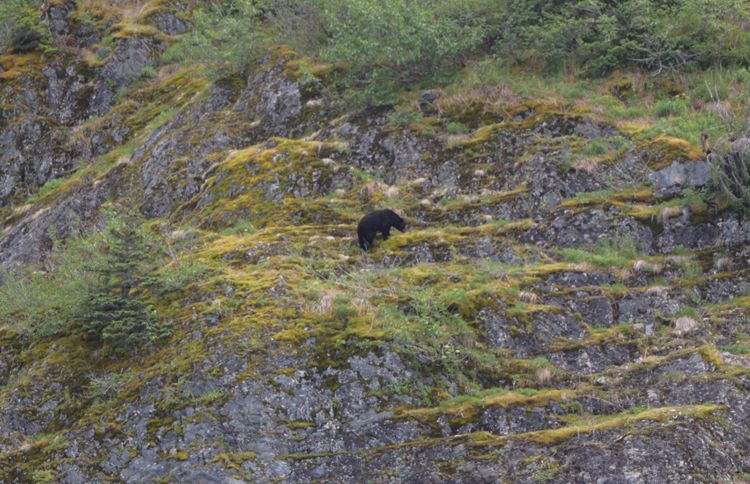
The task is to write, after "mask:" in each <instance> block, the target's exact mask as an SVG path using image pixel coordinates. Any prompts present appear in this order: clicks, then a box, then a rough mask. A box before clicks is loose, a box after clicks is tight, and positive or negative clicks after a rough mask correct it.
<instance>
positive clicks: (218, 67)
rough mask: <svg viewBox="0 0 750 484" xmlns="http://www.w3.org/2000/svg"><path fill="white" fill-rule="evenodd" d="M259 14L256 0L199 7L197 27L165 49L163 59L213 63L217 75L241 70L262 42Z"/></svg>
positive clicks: (253, 56)
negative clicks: (180, 40)
mask: <svg viewBox="0 0 750 484" xmlns="http://www.w3.org/2000/svg"><path fill="white" fill-rule="evenodd" d="M258 15H259V10H258V7H257V6H256V4H255V2H254V1H252V0H223V1H219V2H210V3H209V4H208V5H207V6H204V7H202V8H199V9H197V10H195V12H194V14H193V24H194V27H193V29H192V30H191V32H190V33H189V34H187V35H186V36H185V38H184V39H183V40H182V42H180V43H178V44H175V45H173V46H171V47H170V48H169V49H168V50H167V51H166V52H165V54H164V56H163V57H162V62H167V61H168V62H179V61H181V60H184V59H190V60H191V61H195V62H198V63H205V64H210V65H211V66H212V67H213V68H214V69H213V70H212V72H214V73H216V74H217V75H222V74H226V73H234V72H240V71H242V70H243V69H244V68H245V66H246V65H247V63H248V62H249V61H250V60H251V59H253V58H255V57H256V56H257V55H258V52H259V49H260V47H261V46H262V41H261V39H262V37H261V35H260V31H261V28H260V23H259V20H260V19H259V16H258Z"/></svg>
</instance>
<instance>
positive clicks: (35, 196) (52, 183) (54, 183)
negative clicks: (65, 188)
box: [26, 178, 66, 203]
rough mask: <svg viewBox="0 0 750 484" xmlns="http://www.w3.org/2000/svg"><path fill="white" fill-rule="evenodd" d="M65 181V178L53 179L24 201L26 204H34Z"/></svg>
mask: <svg viewBox="0 0 750 484" xmlns="http://www.w3.org/2000/svg"><path fill="white" fill-rule="evenodd" d="M65 181H66V179H65V178H55V179H53V180H49V181H47V183H45V184H44V185H42V186H41V187H40V188H39V190H38V191H37V192H36V193H35V194H33V195H32V196H30V197H29V198H28V199H27V200H26V203H34V202H36V201H37V200H39V199H40V198H42V197H43V196H45V195H47V194H48V193H51V192H53V191H54V190H55V189H56V188H57V187H59V186H60V185H62V184H63V183H65Z"/></svg>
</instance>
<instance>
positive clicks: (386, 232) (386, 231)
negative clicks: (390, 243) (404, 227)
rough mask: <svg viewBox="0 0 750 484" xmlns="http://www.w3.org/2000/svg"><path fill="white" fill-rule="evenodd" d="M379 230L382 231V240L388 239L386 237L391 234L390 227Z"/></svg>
mask: <svg viewBox="0 0 750 484" xmlns="http://www.w3.org/2000/svg"><path fill="white" fill-rule="evenodd" d="M381 232H383V240H388V237H390V236H391V228H390V227H386V228H384V229H382V230H381Z"/></svg>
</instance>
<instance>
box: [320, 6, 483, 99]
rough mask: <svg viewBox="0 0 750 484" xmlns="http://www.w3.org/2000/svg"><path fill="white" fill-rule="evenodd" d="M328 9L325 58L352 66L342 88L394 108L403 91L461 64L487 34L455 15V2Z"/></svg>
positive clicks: (357, 97)
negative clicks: (400, 91) (483, 35)
mask: <svg viewBox="0 0 750 484" xmlns="http://www.w3.org/2000/svg"><path fill="white" fill-rule="evenodd" d="M324 5H325V8H324V10H323V19H324V26H325V30H326V32H328V33H329V42H328V44H327V45H326V46H325V47H324V48H323V49H322V52H321V55H322V57H323V58H324V59H325V60H327V61H329V62H337V63H343V64H344V65H346V69H347V71H346V75H345V77H343V78H342V79H340V81H341V82H342V87H344V88H347V89H349V90H350V93H352V94H353V95H354V96H355V98H356V99H357V100H360V101H364V102H367V103H368V104H376V105H385V104H392V103H393V102H394V101H395V100H396V95H395V93H396V92H397V91H398V90H400V89H402V88H404V87H406V86H410V85H412V84H413V83H415V82H419V81H422V80H424V79H428V78H431V77H433V76H435V75H436V74H437V73H438V71H439V70H440V69H444V68H447V67H449V66H455V65H456V61H457V60H458V58H459V57H460V56H461V55H462V54H464V53H465V52H467V51H468V50H470V49H472V48H474V47H475V46H477V45H478V44H479V42H480V41H481V37H482V36H481V30H479V29H472V28H469V27H467V26H464V25H462V24H460V23H459V22H458V19H457V18H456V17H455V16H453V15H452V14H451V10H450V8H448V7H450V6H454V5H456V4H455V3H454V2H426V1H407V0H380V1H373V0H326V1H324ZM441 7H442V8H441Z"/></svg>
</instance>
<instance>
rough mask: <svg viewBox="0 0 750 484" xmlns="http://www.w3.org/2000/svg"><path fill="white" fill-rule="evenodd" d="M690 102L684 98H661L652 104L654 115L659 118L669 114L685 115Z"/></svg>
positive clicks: (688, 111) (688, 110) (687, 112)
mask: <svg viewBox="0 0 750 484" xmlns="http://www.w3.org/2000/svg"><path fill="white" fill-rule="evenodd" d="M689 113H690V104H688V102H687V101H685V100H684V99H662V100H660V101H657V102H656V104H655V105H654V115H655V116H657V117H659V118H666V117H669V116H687V115H688V114H689Z"/></svg>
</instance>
